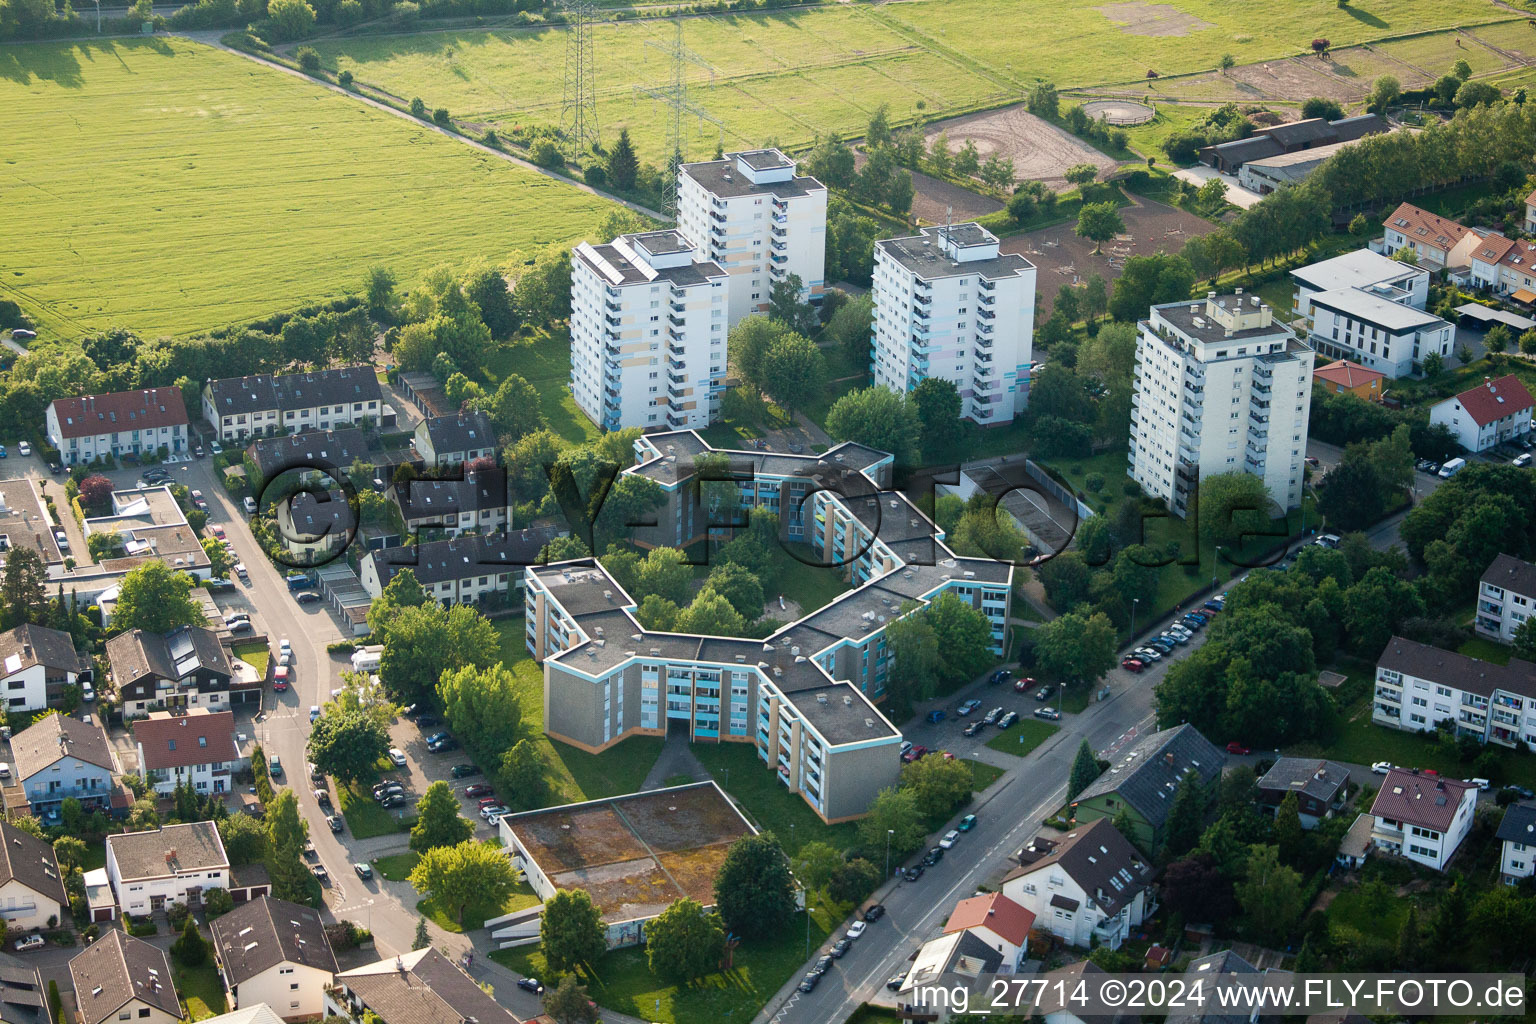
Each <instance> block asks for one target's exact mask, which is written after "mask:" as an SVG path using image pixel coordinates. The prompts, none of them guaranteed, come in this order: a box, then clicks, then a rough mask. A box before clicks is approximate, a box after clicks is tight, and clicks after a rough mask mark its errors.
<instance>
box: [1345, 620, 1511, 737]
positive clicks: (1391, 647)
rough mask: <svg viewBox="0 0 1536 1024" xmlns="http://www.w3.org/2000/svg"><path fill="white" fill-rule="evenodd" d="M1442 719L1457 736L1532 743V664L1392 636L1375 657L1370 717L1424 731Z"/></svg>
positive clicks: (1388, 724)
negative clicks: (1452, 726) (1474, 655)
mask: <svg viewBox="0 0 1536 1024" xmlns="http://www.w3.org/2000/svg"><path fill="white" fill-rule="evenodd" d="M1447 719H1449V720H1451V721H1452V722H1454V723H1455V726H1456V734H1457V735H1458V736H1475V737H1477V739H1478V740H1480V741H1482V742H1493V743H1498V744H1500V745H1502V746H1506V747H1514V746H1518V745H1520V744H1521V743H1522V742H1524V743H1533V744H1536V664H1532V663H1531V662H1529V661H1524V660H1522V659H1520V658H1510V659H1509V662H1508V663H1507V664H1504V665H1499V664H1497V663H1495V662H1491V661H1482V660H1481V659H1478V658H1471V657H1468V656H1467V655H1465V654H1460V653H1458V652H1456V651H1445V650H1441V649H1440V648H1438V647H1431V646H1429V645H1428V644H1421V643H1419V642H1418V641H1417V640H1409V639H1407V638H1406V637H1400V636H1395V637H1393V638H1392V639H1391V640H1389V641H1387V646H1386V648H1385V649H1384V650H1383V651H1382V652H1381V656H1380V657H1379V658H1377V659H1376V692H1375V697H1374V698H1373V701H1372V707H1371V721H1372V722H1374V723H1376V724H1377V725H1381V726H1386V727H1387V728H1389V729H1400V730H1403V731H1405V732H1427V731H1429V730H1431V729H1434V728H1435V727H1436V726H1437V725H1439V724H1440V723H1441V722H1444V721H1446V720H1447Z"/></svg>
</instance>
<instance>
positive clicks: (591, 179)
mask: <svg viewBox="0 0 1536 1024" xmlns="http://www.w3.org/2000/svg"><path fill="white" fill-rule="evenodd" d="M581 178H582V180H583V181H585V182H586V183H587V184H588V185H591V186H592V187H593V188H602V187H603V186H605V185H607V184H608V172H607V171H605V170H603V168H602V165H601V164H589V165H588V166H587V167H586V169H584V170H583V171H582V172H581Z"/></svg>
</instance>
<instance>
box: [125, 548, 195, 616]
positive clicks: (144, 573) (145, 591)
mask: <svg viewBox="0 0 1536 1024" xmlns="http://www.w3.org/2000/svg"><path fill="white" fill-rule="evenodd" d="M205 621H206V619H205V618H204V616H203V610H202V608H200V607H199V606H198V604H197V602H196V601H194V600H192V577H191V576H188V575H187V574H186V573H184V572H177V571H176V570H174V569H172V568H171V567H170V566H169V565H167V564H166V563H164V562H162V561H160V560H159V559H155V560H153V561H149V562H145V563H144V564H143V565H141V566H139V567H137V568H135V569H130V570H129V571H128V573H127V574H126V575H124V576H123V581H122V583H121V584H119V586H118V597H117V610H116V611H115V612H113V613H112V628H113V629H114V630H117V631H119V632H122V631H126V630H130V629H142V630H144V631H145V632H146V633H169V632H170V631H171V630H173V629H175V628H176V627H177V626H193V625H201V624H202V623H203V622H205Z"/></svg>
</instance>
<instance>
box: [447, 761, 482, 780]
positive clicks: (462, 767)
mask: <svg viewBox="0 0 1536 1024" xmlns="http://www.w3.org/2000/svg"><path fill="white" fill-rule="evenodd" d="M448 774H449V775H451V776H453V777H454V778H456V779H467V778H469V777H470V776H472V775H479V774H480V769H479V768H476V767H475V766H474V765H472V764H456V765H454V766H453V767H452V768H450V769H448Z"/></svg>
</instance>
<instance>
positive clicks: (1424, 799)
mask: <svg viewBox="0 0 1536 1024" xmlns="http://www.w3.org/2000/svg"><path fill="white" fill-rule="evenodd" d="M1476 788H1477V787H1476V786H1475V785H1473V784H1472V783H1470V782H1462V781H1461V780H1460V779H1446V778H1435V777H1433V776H1429V775H1415V774H1414V773H1413V772H1406V771H1403V770H1402V769H1400V768H1394V769H1393V770H1392V771H1390V772H1388V773H1387V778H1386V780H1385V781H1384V782H1382V784H1381V791H1380V792H1379V793H1377V794H1376V800H1375V802H1374V803H1372V804H1371V813H1372V814H1374V815H1375V816H1377V817H1378V818H1390V819H1392V820H1393V821H1401V822H1403V823H1405V824H1408V825H1418V826H1419V827H1420V828H1430V829H1434V830H1435V831H1436V832H1449V831H1450V828H1451V822H1452V821H1454V820H1455V819H1456V808H1458V807H1460V806H1461V798H1462V794H1464V793H1466V791H1467V790H1469V789H1476Z"/></svg>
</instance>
